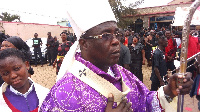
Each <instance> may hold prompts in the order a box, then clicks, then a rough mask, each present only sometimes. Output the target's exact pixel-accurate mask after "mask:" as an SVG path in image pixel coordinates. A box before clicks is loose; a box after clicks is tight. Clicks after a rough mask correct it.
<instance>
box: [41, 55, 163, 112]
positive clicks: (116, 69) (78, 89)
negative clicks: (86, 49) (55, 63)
mask: <svg viewBox="0 0 200 112" xmlns="http://www.w3.org/2000/svg"><path fill="white" fill-rule="evenodd" d="M75 59H76V60H77V61H79V62H81V63H83V64H84V65H85V66H87V67H88V68H89V69H90V70H92V71H93V72H94V73H96V74H98V75H99V76H101V77H103V78H104V79H105V80H108V81H109V82H110V83H112V84H113V85H114V86H115V87H116V88H117V89H119V90H120V91H121V90H122V86H121V78H122V77H123V80H124V82H125V83H126V85H127V86H128V87H129V88H130V90H131V91H130V92H129V93H128V94H127V96H126V97H127V99H128V102H132V109H133V110H134V112H160V111H161V110H162V108H161V107H160V104H159V100H158V99H157V92H156V91H149V90H148V89H147V87H146V86H145V85H144V84H143V83H142V82H141V81H140V80H139V79H138V78H137V77H136V76H135V75H133V74H132V73H131V72H130V71H128V70H126V69H124V68H122V67H121V66H119V65H117V64H116V65H113V66H111V70H112V72H113V73H114V74H115V77H112V76H110V75H109V74H107V73H105V72H104V71H102V70H100V69H99V68H97V67H96V66H95V65H93V64H92V63H90V62H88V61H86V60H84V59H83V58H82V57H81V55H80V53H76V55H75ZM120 73H121V74H120ZM106 105H107V98H106V97H104V96H103V95H101V94H100V93H99V92H97V91H96V90H94V89H93V88H91V87H90V86H89V85H87V84H85V83H84V82H82V81H81V80H79V79H78V78H76V77H75V76H74V75H73V74H72V73H69V72H68V73H66V74H65V75H64V76H63V77H62V78H61V79H60V80H59V81H58V82H57V83H56V84H55V85H54V86H53V87H52V88H51V91H50V92H49V94H48V95H47V97H46V99H45V100H44V102H43V104H42V106H41V108H40V111H41V112H49V111H54V112H60V111H64V112H67V111H75V112H104V111H105V108H106ZM116 106H117V105H116V103H115V104H114V107H116Z"/></svg>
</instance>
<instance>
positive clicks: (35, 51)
mask: <svg viewBox="0 0 200 112" xmlns="http://www.w3.org/2000/svg"><path fill="white" fill-rule="evenodd" d="M37 54H38V55H39V57H40V62H41V64H43V58H42V52H41V48H40V47H35V48H34V56H35V65H37V62H38V55H37Z"/></svg>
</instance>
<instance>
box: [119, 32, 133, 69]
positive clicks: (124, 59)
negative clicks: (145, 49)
mask: <svg viewBox="0 0 200 112" xmlns="http://www.w3.org/2000/svg"><path fill="white" fill-rule="evenodd" d="M119 35H120V36H121V38H120V57H119V62H118V64H119V65H121V66H123V67H124V68H126V69H127V70H130V67H129V64H130V63H131V54H130V50H129V48H128V47H126V46H125V45H124V44H123V43H124V41H125V37H124V31H123V30H121V29H120V30H119Z"/></svg>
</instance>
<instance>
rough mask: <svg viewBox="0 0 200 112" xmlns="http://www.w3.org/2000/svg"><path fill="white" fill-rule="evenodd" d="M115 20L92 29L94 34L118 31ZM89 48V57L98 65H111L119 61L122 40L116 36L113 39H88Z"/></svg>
mask: <svg viewBox="0 0 200 112" xmlns="http://www.w3.org/2000/svg"><path fill="white" fill-rule="evenodd" d="M116 30H117V25H116V23H115V22H106V23H103V24H100V25H98V26H97V27H95V28H93V29H92V33H91V34H92V35H91V36H96V35H101V34H103V33H112V34H114V33H116ZM86 41H87V45H88V49H87V51H86V52H87V58H88V59H89V60H88V61H90V62H91V63H93V64H94V65H96V66H98V67H99V66H111V65H114V64H116V63H118V60H119V56H120V41H119V40H118V39H117V38H116V37H114V38H112V39H107V40H105V39H86Z"/></svg>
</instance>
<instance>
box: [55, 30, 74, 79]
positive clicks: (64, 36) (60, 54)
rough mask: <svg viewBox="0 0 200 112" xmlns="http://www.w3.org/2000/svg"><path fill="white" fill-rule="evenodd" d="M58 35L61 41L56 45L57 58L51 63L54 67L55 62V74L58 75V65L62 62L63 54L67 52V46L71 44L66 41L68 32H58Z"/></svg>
mask: <svg viewBox="0 0 200 112" xmlns="http://www.w3.org/2000/svg"><path fill="white" fill-rule="evenodd" d="M60 36H61V39H62V43H61V44H60V45H59V46H58V50H57V51H58V53H57V58H56V59H55V60H54V63H53V67H55V65H56V63H57V68H56V74H57V75H58V72H59V70H60V66H61V64H62V61H63V59H64V56H65V55H66V54H67V52H68V51H69V48H70V47H71V46H72V44H73V43H72V42H70V41H67V36H68V33H66V32H62V33H61V34H60Z"/></svg>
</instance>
